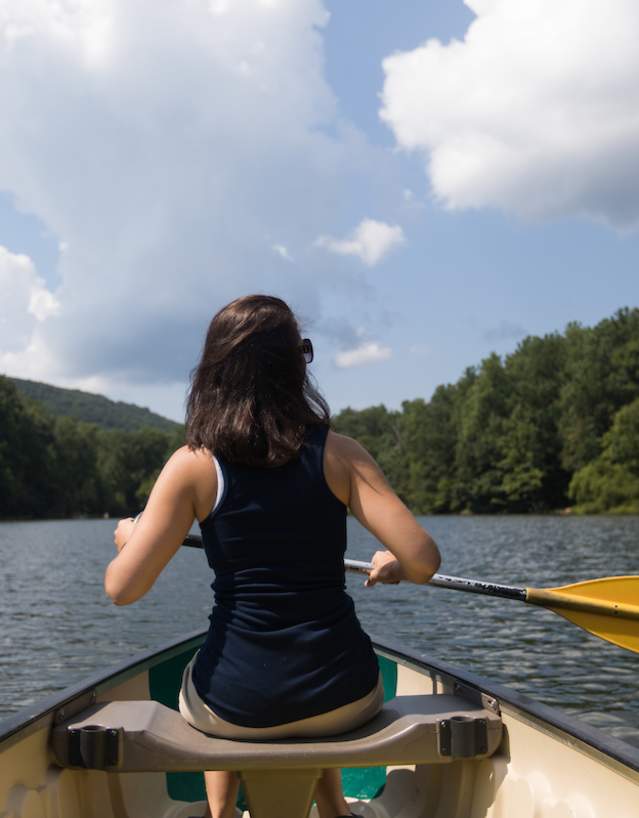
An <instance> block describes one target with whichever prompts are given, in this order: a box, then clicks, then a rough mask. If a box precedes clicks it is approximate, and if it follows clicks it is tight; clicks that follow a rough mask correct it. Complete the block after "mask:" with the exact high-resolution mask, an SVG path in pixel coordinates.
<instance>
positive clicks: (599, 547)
mask: <svg viewBox="0 0 639 818" xmlns="http://www.w3.org/2000/svg"><path fill="white" fill-rule="evenodd" d="M422 523H423V525H425V527H426V528H427V529H428V530H429V531H430V532H431V533H432V535H433V536H434V537H435V539H436V540H437V542H438V543H439V545H440V548H441V550H442V553H443V558H444V559H443V564H442V568H441V571H442V573H448V574H456V575H460V576H467V577H475V578H479V579H487V580H493V581H496V582H502V583H507V584H516V585H535V586H541V587H544V586H545V587H552V586H554V585H561V584H565V583H569V582H575V581H578V580H583V579H589V578H593V577H597V576H606V575H612V574H637V573H639V570H638V568H639V566H638V558H639V517H624V518H611V517H575V518H572V517H532V516H529V517H523V516H522V517H433V518H422ZM113 528H114V522H113V521H108V520H79V521H56V522H48V521H45V522H29V523H2V524H0V560H1V565H2V569H1V570H0V622H1V623H2V627H1V629H0V647H1V652H0V680H1V682H0V719H2V718H5V717H6V716H8V715H9V714H11V713H13V712H15V711H16V710H19V709H20V708H21V707H22V706H24V705H26V704H31V703H33V702H35V701H38V700H39V699H41V698H43V697H44V696H46V695H48V694H49V693H52V692H54V691H57V690H61V689H63V688H64V687H66V686H68V685H70V684H72V683H76V682H78V681H80V680H81V679H82V678H83V677H85V676H88V675H90V674H93V673H95V672H97V671H100V670H102V669H104V668H107V667H109V666H110V665H112V664H114V663H117V662H119V661H122V660H125V659H128V658H130V657H131V656H134V655H135V654H136V653H139V652H141V651H147V650H149V649H151V648H153V647H155V646H159V645H162V644H163V643H166V642H167V641H169V640H171V639H173V638H174V637H179V636H181V635H182V634H184V633H187V632H190V631H193V630H196V629H197V628H200V627H201V628H204V627H206V626H207V625H208V619H207V617H208V614H209V612H210V605H211V591H210V588H209V584H210V582H211V580H212V575H210V573H209V569H208V566H207V564H206V559H205V557H204V554H203V553H202V552H201V551H198V550H195V549H186V548H184V549H182V550H181V551H180V552H179V553H178V554H177V555H176V557H175V558H174V559H173V561H172V562H171V564H170V565H169V566H168V567H167V569H166V570H165V572H164V574H163V575H162V576H161V577H160V578H159V580H158V582H157V583H156V585H155V587H154V588H153V590H152V591H151V592H150V593H149V594H148V595H147V596H146V597H145V598H144V599H142V600H140V601H139V602H137V603H135V604H134V605H131V606H128V607H123V608H117V607H115V606H114V605H112V604H111V602H110V601H109V600H108V599H107V598H106V597H105V595H104V592H103V589H102V577H103V573H104V568H105V566H106V564H107V562H108V561H109V560H110V559H111V557H112V555H113V553H114V550H113V544H112V532H113ZM375 548H376V544H375V541H374V540H373V538H372V537H371V536H370V534H368V532H366V531H365V530H364V529H362V528H361V526H359V524H358V523H356V522H355V521H354V520H351V519H349V550H348V556H349V557H351V558H353V559H370V556H371V554H372V552H373V550H374V549H375ZM362 581H363V578H362V577H361V576H359V575H352V574H351V575H349V576H348V586H349V592H350V593H351V594H352V596H353V597H354V599H355V603H356V606H357V610H358V613H359V616H360V619H361V621H362V623H363V625H364V627H365V628H366V629H367V630H369V631H370V632H371V633H372V634H373V635H374V636H378V637H380V639H384V640H386V641H388V642H389V643H390V644H394V645H397V646H399V647H400V648H408V649H410V650H412V651H414V652H416V653H418V654H419V655H422V656H431V657H433V658H437V659H440V660H443V661H445V662H447V663H450V664H452V665H456V666H458V667H462V668H465V669H467V670H469V671H472V672H474V673H477V674H479V675H481V676H485V677H487V678H489V679H492V680H495V681H498V682H500V683H502V684H506V685H508V686H510V687H512V688H515V689H517V690H519V691H522V692H525V693H527V694H528V695H530V696H531V697H533V698H535V699H537V700H538V701H541V702H544V703H545V704H549V705H552V706H555V707H558V708H560V709H561V710H563V711H565V712H569V713H571V714H573V715H576V716H578V717H579V718H580V719H582V720H583V721H585V722H588V723H589V724H591V725H593V726H596V727H598V728H600V729H601V730H603V731H604V732H606V733H608V734H610V735H614V736H616V737H617V738H622V739H625V740H626V741H629V742H632V743H635V744H639V704H638V696H637V692H638V691H637V688H638V683H637V677H638V672H639V657H638V656H637V655H635V654H632V653H629V652H626V651H622V650H620V649H619V648H616V647H614V646H613V645H610V644H609V643H607V642H603V641H601V640H598V639H596V638H594V637H592V636H590V635H588V634H587V633H585V632H584V631H581V630H580V629H579V628H577V627H575V626H574V625H572V624H570V623H568V622H565V621H564V620H563V619H561V618H560V617H558V616H557V615H555V614H552V613H549V612H547V611H544V610H541V609H537V608H533V607H532V606H530V607H529V606H526V605H524V604H522V603H517V602H509V601H508V600H493V599H489V598H486V597H478V596H474V595H471V594H462V593H456V592H453V591H446V590H442V589H438V588H429V587H420V586H414V585H413V586H411V585H409V584H402V585H399V586H376V587H375V588H372V589H365V588H363V587H362Z"/></svg>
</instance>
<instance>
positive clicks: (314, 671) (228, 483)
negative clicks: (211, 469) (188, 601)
mask: <svg viewBox="0 0 639 818" xmlns="http://www.w3.org/2000/svg"><path fill="white" fill-rule="evenodd" d="M327 434H328V427H326V426H313V427H309V429H308V432H307V436H306V439H305V443H304V444H303V446H302V448H301V450H300V453H299V456H298V457H297V458H295V459H294V460H292V461H291V462H289V463H287V464H286V465H284V466H279V467H276V468H253V467H247V466H239V465H235V464H230V463H226V462H225V461H224V460H222V459H220V458H218V462H219V464H220V468H221V470H222V474H223V476H224V494H223V496H222V498H221V501H220V503H219V505H218V507H217V508H216V509H215V510H214V512H212V513H211V514H210V515H209V516H208V517H207V518H206V519H205V520H203V521H202V523H201V524H200V527H201V530H202V540H203V542H204V547H205V550H206V556H207V559H208V562H209V565H210V566H211V568H212V569H213V570H214V571H215V580H214V582H213V584H212V586H211V587H212V588H213V592H214V595H215V604H214V606H213V612H212V613H211V616H210V617H209V619H210V627H209V632H208V635H207V638H206V641H205V643H204V645H203V646H202V648H201V649H200V651H199V653H198V655H197V659H196V662H195V665H194V668H193V683H194V685H195V689H196V690H197V692H198V694H199V696H200V697H201V698H202V699H203V700H204V701H205V702H206V703H207V704H208V705H209V707H211V709H212V710H213V711H214V712H215V713H217V714H218V715H219V716H220V717H221V718H223V719H224V720H225V721H229V722H231V723H233V724H238V725H242V726H245V727H272V726H274V725H277V724H285V723H287V722H290V721H297V720H298V719H304V718H308V717H310V716H316V715H318V714H320V713H325V712H327V711H329V710H333V709H334V708H336V707H341V706H342V705H344V704H348V703H350V702H353V701H356V700H357V699H359V698H361V697H362V696H365V695H366V694H367V693H369V692H370V691H371V690H372V689H373V687H374V686H375V684H376V683H377V675H378V666H377V660H376V657H375V654H374V652H373V648H372V645H371V642H370V639H369V638H368V636H367V635H366V634H365V633H364V631H363V630H362V628H361V626H360V624H359V621H358V619H357V617H356V615H355V609H354V606H353V600H352V599H351V598H350V596H348V594H347V593H346V592H345V583H344V552H345V550H346V506H344V504H343V503H341V502H340V501H339V500H338V499H337V497H335V495H334V494H333V493H332V492H331V490H330V489H329V487H328V485H327V484H326V480H325V478H324V468H323V458H324V446H325V443H326V436H327Z"/></svg>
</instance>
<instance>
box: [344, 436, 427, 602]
mask: <svg viewBox="0 0 639 818" xmlns="http://www.w3.org/2000/svg"><path fill="white" fill-rule="evenodd" d="M332 437H333V442H334V447H331V448H333V451H334V452H335V454H336V455H337V459H338V460H339V461H340V463H341V464H342V474H344V469H345V471H346V472H347V475H346V474H344V477H346V476H347V477H348V486H347V487H346V485H344V488H345V489H346V488H347V489H348V507H349V508H350V510H351V512H352V513H353V515H354V516H355V517H356V518H357V520H359V522H360V523H361V524H362V525H363V526H364V527H365V528H367V529H368V530H369V531H370V532H371V534H373V536H375V537H376V538H377V539H378V540H380V542H382V543H383V544H384V545H385V546H386V548H387V549H388V551H390V554H389V553H388V552H384V551H378V552H377V553H376V554H375V555H374V557H373V570H372V571H371V573H370V575H369V578H368V581H367V583H366V584H367V585H369V586H370V585H374V584H375V583H376V582H389V583H390V582H399V581H400V580H403V579H406V580H409V581H410V582H416V583H420V584H421V583H425V582H428V581H429V580H430V578H431V577H432V576H433V574H434V573H435V572H436V571H437V569H438V568H439V565H440V562H441V557H440V554H439V549H438V548H437V545H436V543H435V541H434V540H433V538H432V537H431V536H430V534H428V532H427V531H425V530H424V529H423V528H422V526H421V525H420V524H419V523H418V522H417V520H416V519H415V517H414V515H413V514H412V513H411V512H410V511H409V509H408V508H407V507H406V506H405V505H404V503H403V502H402V501H401V500H400V499H399V497H398V496H397V495H396V494H395V492H394V491H393V489H392V488H391V487H390V486H389V485H388V482H387V481H386V478H385V477H384V474H383V472H382V470H381V469H380V468H379V466H378V465H377V463H376V462H375V460H374V459H373V458H372V457H371V455H370V454H369V453H368V452H367V451H366V449H364V447H363V446H361V445H360V444H359V443H357V441H355V440H353V439H352V438H349V437H345V436H344V435H337V434H335V433H333V434H332Z"/></svg>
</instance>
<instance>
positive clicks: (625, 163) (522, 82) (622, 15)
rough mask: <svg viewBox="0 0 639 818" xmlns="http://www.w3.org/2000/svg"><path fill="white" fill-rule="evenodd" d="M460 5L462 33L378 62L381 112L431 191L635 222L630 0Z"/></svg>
mask: <svg viewBox="0 0 639 818" xmlns="http://www.w3.org/2000/svg"><path fill="white" fill-rule="evenodd" d="M465 2H466V5H467V6H468V7H469V8H470V9H471V10H472V11H473V12H474V13H475V15H476V19H475V20H474V21H473V22H472V24H471V25H470V27H469V29H468V31H467V32H466V36H465V38H464V40H463V42H461V41H458V40H452V41H451V42H450V43H449V44H447V45H444V44H442V43H441V42H440V41H438V40H435V39H430V40H428V41H426V42H425V43H424V44H423V45H421V46H420V47H418V48H416V49H414V50H412V51H409V52H404V53H398V54H395V55H393V56H390V57H388V58H387V59H386V60H384V64H383V65H384V72H385V83H384V89H383V95H382V101H383V107H382V110H381V117H382V119H383V120H384V121H386V123H387V124H388V125H389V126H390V127H391V128H392V129H393V131H394V134H395V137H396V140H397V143H398V145H400V146H401V147H403V148H406V149H408V150H417V151H423V152H424V153H425V155H426V156H427V157H428V173H429V176H430V181H431V184H432V188H433V191H434V193H435V195H436V197H438V198H439V200H440V201H441V202H442V203H443V204H444V205H445V206H447V207H449V208H477V207H486V206H493V207H499V208H503V209H505V210H507V211H514V212H516V213H519V214H523V215H525V216H534V217H540V216H542V217H543V216H553V215H563V214H580V215H586V216H589V217H591V218H594V219H598V220H604V221H607V222H608V223H610V224H613V225H615V226H618V227H621V228H628V227H637V226H639V161H638V159H637V157H638V156H639V117H638V116H637V111H638V110H639V83H638V82H637V77H638V76H639V48H637V39H638V37H639V3H637V2H636V0H607V2H605V3H603V2H600V0H561V2H556V0H535V2H530V0H465Z"/></svg>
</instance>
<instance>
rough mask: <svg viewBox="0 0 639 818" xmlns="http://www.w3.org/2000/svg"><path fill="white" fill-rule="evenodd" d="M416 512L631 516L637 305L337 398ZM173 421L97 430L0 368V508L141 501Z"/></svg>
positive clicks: (25, 514)
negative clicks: (418, 381) (370, 400)
mask: <svg viewBox="0 0 639 818" xmlns="http://www.w3.org/2000/svg"><path fill="white" fill-rule="evenodd" d="M333 426H334V428H335V430H336V431H338V432H342V433H343V434H348V435H350V436H352V437H355V438H357V439H358V440H359V441H360V442H361V443H362V444H363V445H364V446H365V447H366V448H367V449H368V450H369V451H370V452H371V453H372V454H373V456H374V457H375V458H376V459H377V461H378V462H379V463H380V465H381V467H382V468H383V469H384V471H385V473H386V475H387V477H388V479H389V481H390V483H391V484H392V485H393V487H394V488H395V489H396V490H397V491H398V493H399V494H400V496H401V497H402V499H403V500H404V501H405V502H406V503H407V504H408V505H409V506H410V507H411V508H412V509H413V511H415V512H416V513H422V514H444V513H522V512H537V513H539V512H552V511H558V510H565V509H566V508H571V507H572V508H574V510H576V511H578V512H584V513H598V512H611V513H639V309H623V310H620V311H619V312H617V313H616V314H615V315H614V316H613V317H611V318H608V319H605V320H604V321H601V322H600V323H599V324H597V325H596V326H595V327H582V326H581V325H579V324H570V325H568V327H567V328H566V330H565V332H564V333H563V334H559V333H553V334H550V335H545V336H543V337H536V336H529V337H527V338H525V339H524V340H523V341H521V343H520V344H519V345H518V347H517V349H516V350H515V351H514V352H513V353H512V354H510V355H507V356H506V357H505V358H503V359H502V358H500V357H499V356H498V355H496V354H493V355H491V356H489V357H488V358H486V359H485V360H483V361H482V362H481V364H479V365H478V366H475V367H469V368H468V369H466V370H465V372H464V373H463V374H462V376H461V377H460V378H459V380H458V381H457V382H456V383H454V384H447V385H442V386H439V387H438V388H437V389H436V390H435V392H434V394H433V395H432V397H431V399H430V400H429V401H426V400H423V399H416V400H408V401H404V402H403V403H402V407H401V409H399V410H389V409H387V408H386V407H385V406H383V405H380V406H373V407H369V408H367V409H362V410H355V409H344V410H343V411H341V412H339V413H338V414H336V415H335V416H334V417H333ZM182 442H183V430H182V428H181V427H178V428H177V429H176V430H175V431H170V432H167V431H161V430H160V429H151V428H145V429H140V430H136V431H125V430H118V429H113V428H109V429H106V428H101V427H100V426H98V425H96V424H91V423H86V422H83V421H81V420H77V419H72V418H70V417H64V416H55V415H52V414H49V413H48V412H47V411H46V410H45V409H44V408H43V407H42V405H41V404H39V403H38V402H36V401H34V400H31V399H29V398H28V397H26V396H23V395H20V394H19V393H18V391H17V389H16V387H15V385H14V384H13V383H12V382H11V380H10V379H8V378H5V377H2V376H0V518H2V519H11V518H51V517H71V516H102V515H105V514H106V515H109V516H118V515H126V514H132V513H134V512H135V511H137V510H139V509H140V508H141V507H142V506H143V505H144V502H145V500H146V497H147V496H148V492H149V490H150V487H151V485H152V484H153V481H154V479H155V477H156V476H157V473H158V471H159V469H160V468H161V466H162V464H163V463H164V461H165V460H166V458H167V457H168V455H169V454H170V453H171V452H172V451H174V450H175V449H176V448H178V447H179V446H180V445H182Z"/></svg>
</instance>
